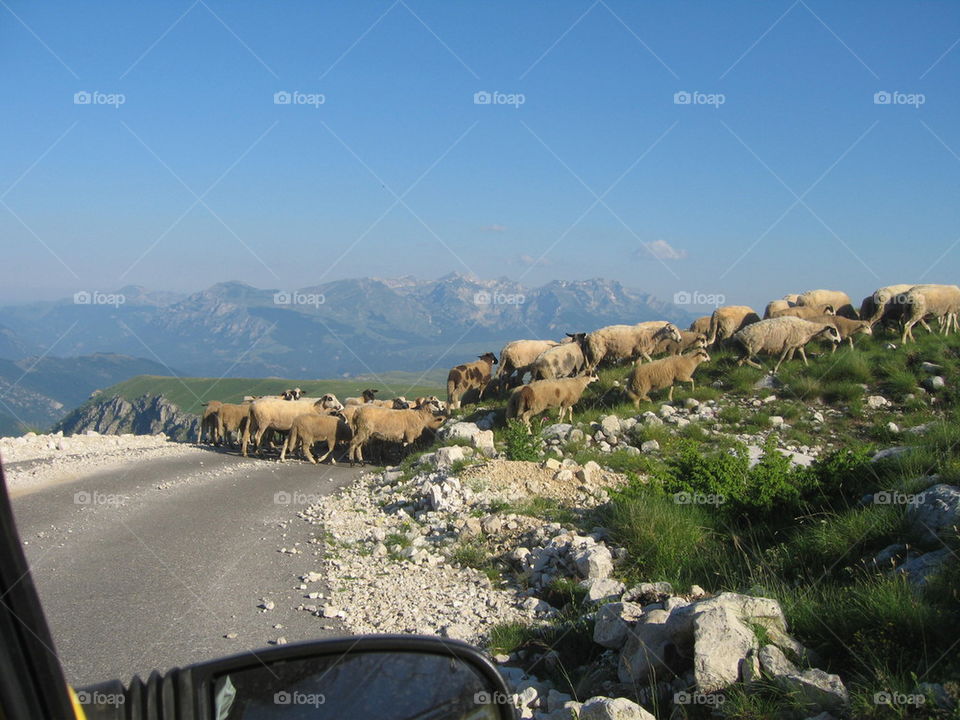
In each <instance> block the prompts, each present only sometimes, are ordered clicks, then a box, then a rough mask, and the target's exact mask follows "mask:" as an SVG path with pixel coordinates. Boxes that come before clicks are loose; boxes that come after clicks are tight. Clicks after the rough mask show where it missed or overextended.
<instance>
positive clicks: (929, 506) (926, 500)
mask: <svg viewBox="0 0 960 720" xmlns="http://www.w3.org/2000/svg"><path fill="white" fill-rule="evenodd" d="M907 522H908V523H909V524H910V527H911V529H912V530H913V532H914V533H916V535H917V536H918V537H919V538H921V539H922V540H923V541H924V542H930V543H936V542H937V541H938V540H946V539H947V538H949V537H950V536H951V535H954V534H955V531H954V530H953V528H954V526H956V525H960V487H956V486H955V485H947V484H945V483H939V484H937V485H934V486H933V487H931V488H928V489H927V490H924V491H923V492H922V493H920V494H919V495H917V496H916V497H915V498H914V499H913V502H911V503H910V504H909V506H908V507H907Z"/></svg>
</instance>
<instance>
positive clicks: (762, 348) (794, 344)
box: [733, 317, 840, 372]
mask: <svg viewBox="0 0 960 720" xmlns="http://www.w3.org/2000/svg"><path fill="white" fill-rule="evenodd" d="M814 338H823V339H826V340H829V341H831V342H835V343H839V342H840V334H839V333H838V332H837V329H836V328H835V327H833V326H832V325H824V324H823V323H815V322H810V321H809V320H803V319H801V318H797V317H779V318H769V319H767V320H761V321H760V322H756V323H753V324H752V325H747V326H746V327H745V328H743V329H742V330H739V331H737V332H736V333H735V334H734V336H733V340H734V342H736V343H738V344H739V345H740V346H741V348H742V356H741V357H740V358H739V359H738V360H737V365H743V363H747V364H748V365H751V366H753V367H755V368H761V365H760V364H759V363H758V362H756V361H754V360H753V359H752V358H753V357H755V356H756V355H757V354H758V353H761V352H762V353H765V354H769V355H777V354H779V358H778V360H777V364H776V365H775V366H774V368H773V372H777V370H779V369H780V364H781V363H782V362H783V361H784V360H785V359H788V360H789V359H792V358H793V354H794V353H795V352H796V351H797V350H799V351H800V357H802V358H803V363H804V365H807V364H809V363H808V362H807V354H806V353H805V352H804V349H803V348H804V346H805V345H806V344H807V343H808V342H810V341H811V340H813V339H814ZM761 369H762V368H761Z"/></svg>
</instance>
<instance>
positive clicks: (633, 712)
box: [580, 697, 656, 720]
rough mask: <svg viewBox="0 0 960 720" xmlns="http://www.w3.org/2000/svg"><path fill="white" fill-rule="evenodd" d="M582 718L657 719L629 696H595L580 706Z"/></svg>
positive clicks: (613, 719)
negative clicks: (628, 698)
mask: <svg viewBox="0 0 960 720" xmlns="http://www.w3.org/2000/svg"><path fill="white" fill-rule="evenodd" d="M580 720H656V718H655V717H654V716H653V715H651V714H650V713H649V712H647V711H646V710H644V709H643V708H642V707H640V706H639V705H637V704H636V703H635V702H633V701H632V700H627V698H622V697H619V698H608V697H593V698H590V699H589V700H587V701H586V702H585V703H584V704H583V705H582V706H581V708H580Z"/></svg>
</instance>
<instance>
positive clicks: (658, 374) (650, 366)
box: [626, 348, 710, 408]
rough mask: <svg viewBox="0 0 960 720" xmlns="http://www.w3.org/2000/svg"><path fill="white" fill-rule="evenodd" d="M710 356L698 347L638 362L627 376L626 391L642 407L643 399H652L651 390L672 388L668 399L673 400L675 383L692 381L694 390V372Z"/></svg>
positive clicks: (691, 388)
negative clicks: (687, 351) (670, 355)
mask: <svg viewBox="0 0 960 720" xmlns="http://www.w3.org/2000/svg"><path fill="white" fill-rule="evenodd" d="M709 361H710V356H709V355H708V354H707V351H706V350H704V349H703V348H697V349H695V350H694V351H693V352H691V353H688V354H687V355H674V356H673V357H668V358H661V359H660V360H654V361H653V362H649V363H637V364H636V365H635V366H634V368H633V370H632V371H631V373H630V376H629V377H628V378H627V384H626V393H627V397H629V398H630V399H631V400H632V401H633V404H634V406H636V407H637V408H639V407H640V403H641V401H643V400H650V395H649V393H650V391H651V390H663V389H664V388H670V393H669V394H668V396H667V399H668V400H673V384H674V383H676V382H688V383H690V390H691V391H692V390H694V388H695V383H694V381H693V373H694V371H695V370H696V369H697V367H698V366H699V365H700V363H703V362H709Z"/></svg>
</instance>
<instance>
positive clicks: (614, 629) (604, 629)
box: [593, 602, 643, 650]
mask: <svg viewBox="0 0 960 720" xmlns="http://www.w3.org/2000/svg"><path fill="white" fill-rule="evenodd" d="M641 615H643V608H642V607H641V606H640V605H638V604H637V603H631V602H626V603H625V602H617V603H608V604H607V605H604V606H603V607H601V608H600V609H599V610H597V616H596V620H595V622H594V625H593V641H594V642H595V643H597V644H598V645H602V646H603V647H605V648H611V649H613V650H619V649H620V648H621V647H623V644H624V643H625V642H626V641H627V631H628V629H629V627H630V624H631V623H633V622H635V621H636V620H637V619H638V618H639V617H640V616H641Z"/></svg>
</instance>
